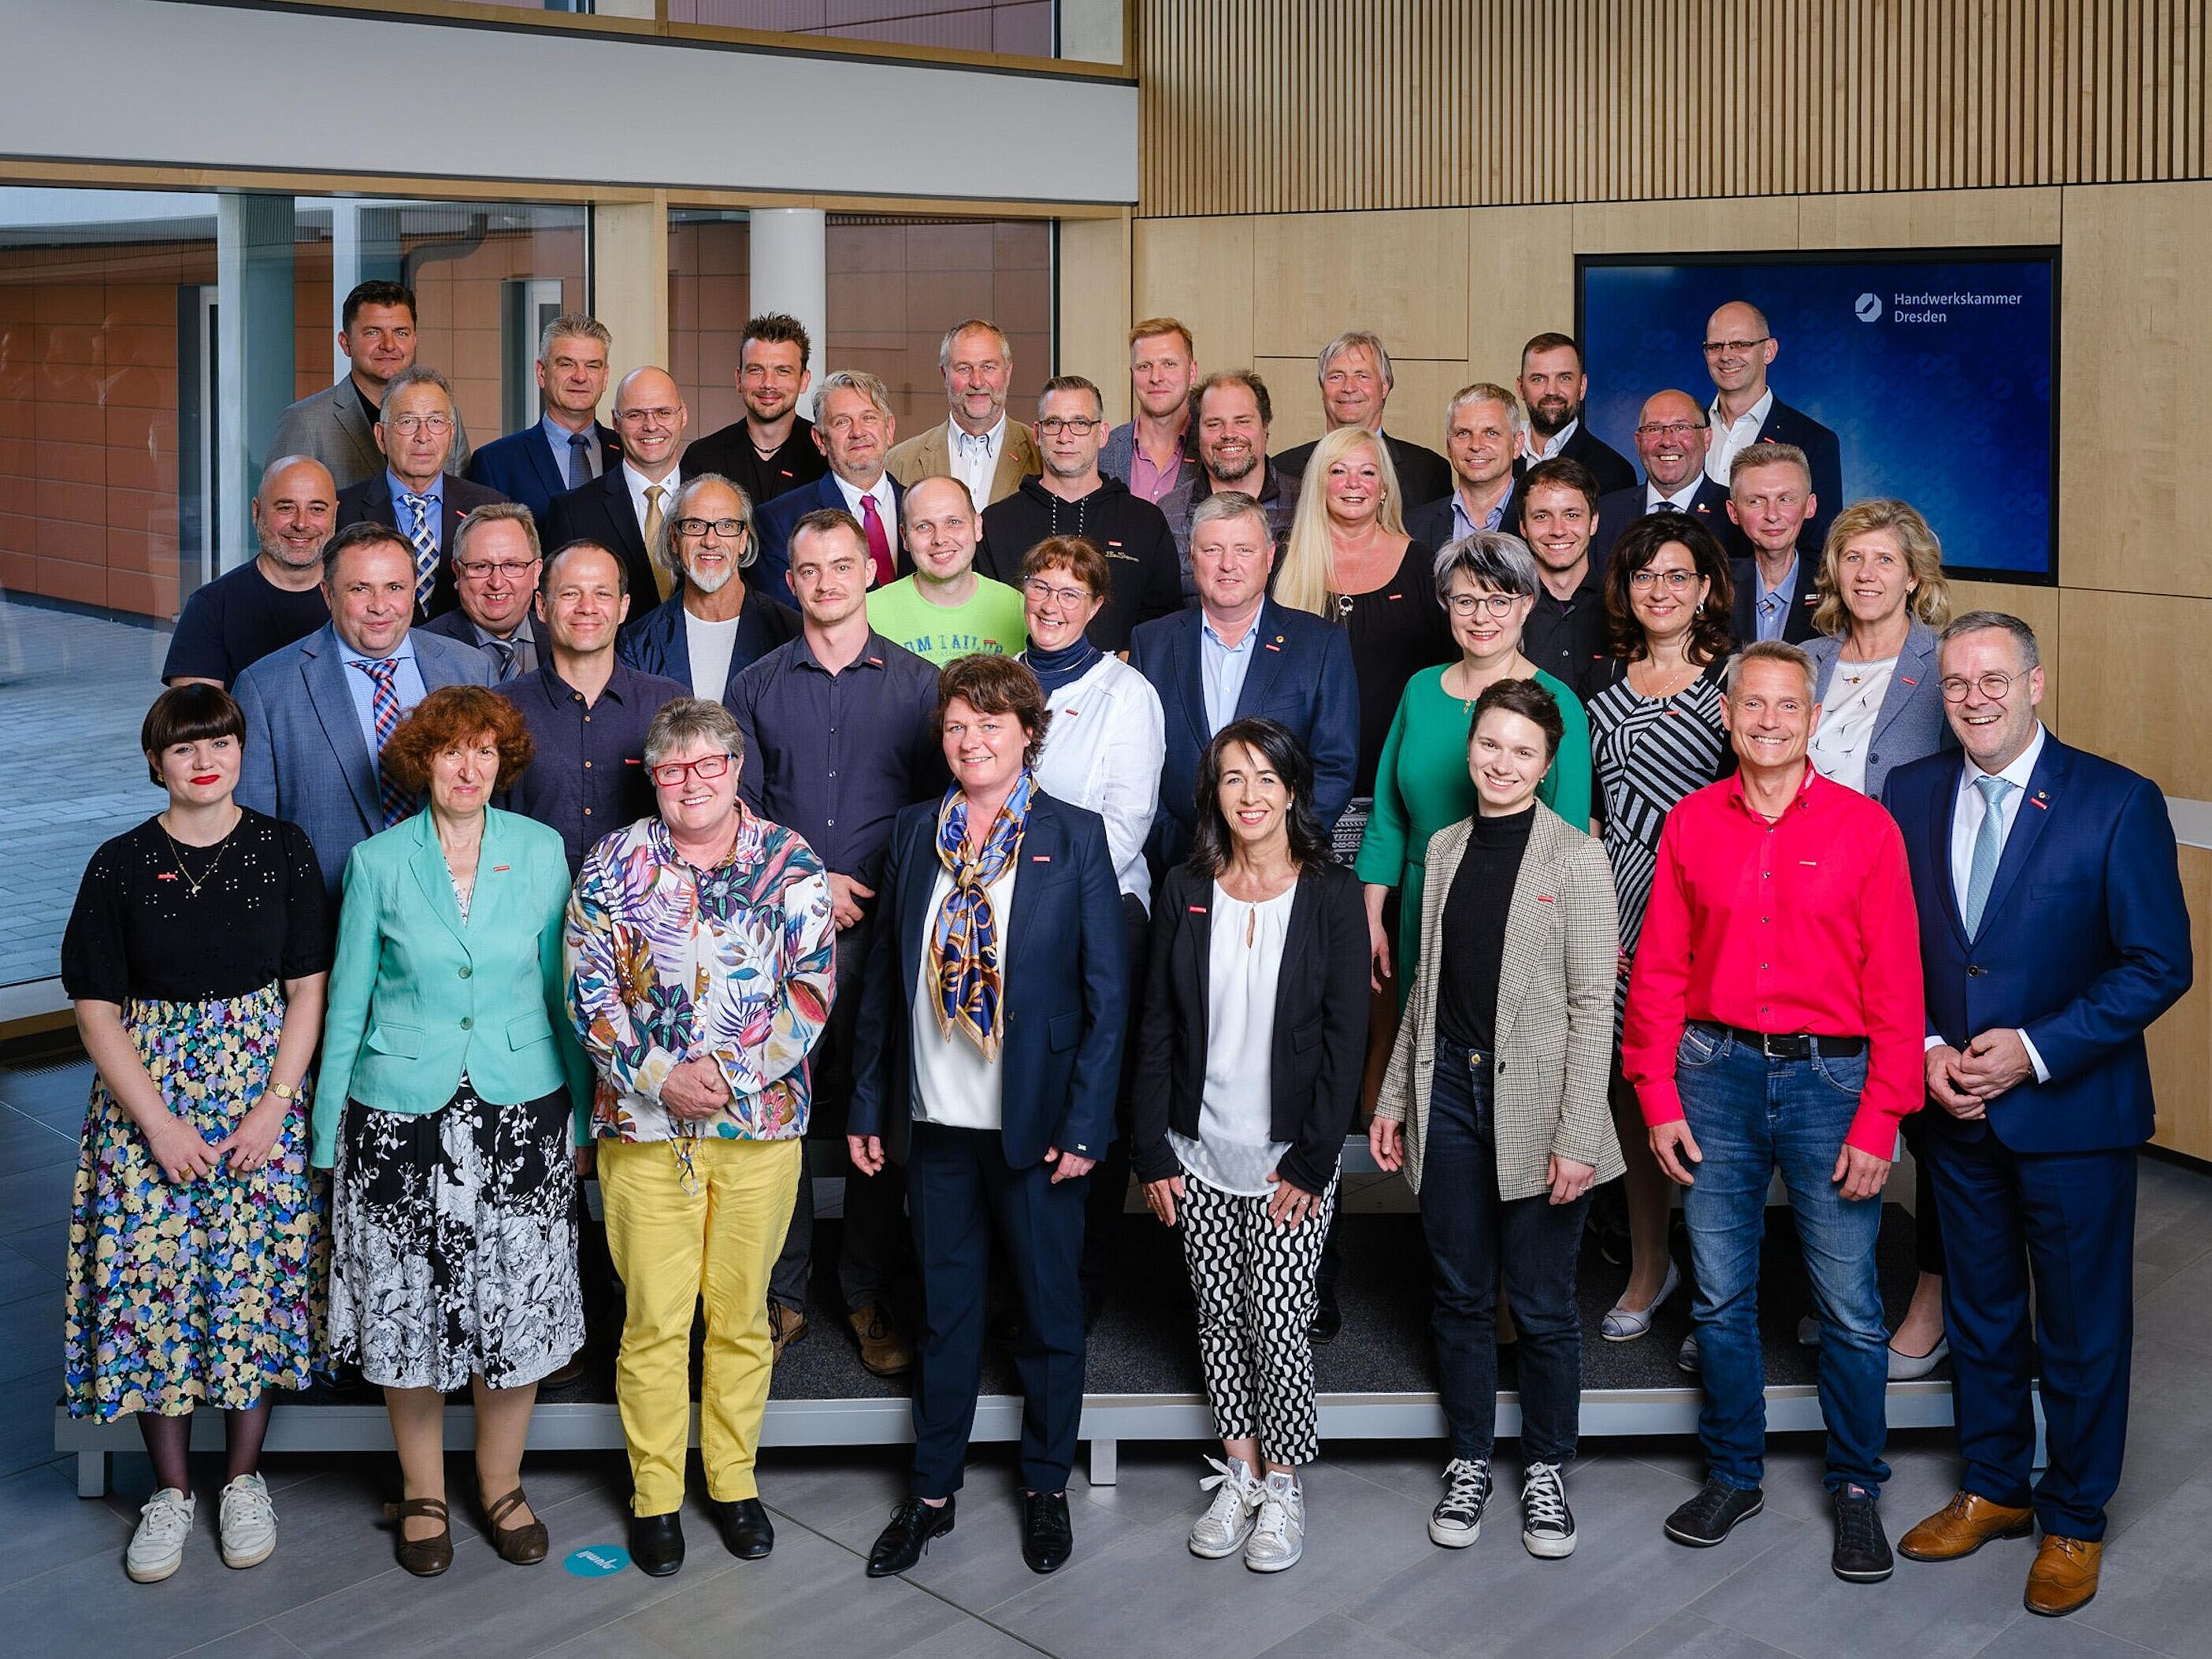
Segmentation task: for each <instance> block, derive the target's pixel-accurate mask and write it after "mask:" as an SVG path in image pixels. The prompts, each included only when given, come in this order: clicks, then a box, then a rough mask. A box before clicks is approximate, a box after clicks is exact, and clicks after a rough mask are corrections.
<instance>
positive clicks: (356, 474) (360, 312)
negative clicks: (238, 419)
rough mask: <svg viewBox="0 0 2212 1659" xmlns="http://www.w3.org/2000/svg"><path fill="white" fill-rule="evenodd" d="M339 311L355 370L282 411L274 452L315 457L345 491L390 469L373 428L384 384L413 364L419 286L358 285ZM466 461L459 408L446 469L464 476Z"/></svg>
mask: <svg viewBox="0 0 2212 1659" xmlns="http://www.w3.org/2000/svg"><path fill="white" fill-rule="evenodd" d="M338 314H339V319H340V322H341V325H342V326H341V327H340V328H339V330H338V349H339V350H341V351H343V352H344V353H345V355H346V360H347V362H349V363H350V364H352V368H350V369H349V371H348V372H347V374H346V377H345V379H343V380H340V381H339V382H338V383H337V385H336V386H332V387H331V389H330V390H329V391H327V392H314V393H313V394H312V395H310V396H308V397H305V398H301V399H300V401H299V402H298V403H296V404H293V405H291V407H290V408H289V409H287V410H285V411H284V412H283V414H282V415H279V416H277V417H276V435H275V436H274V437H272V438H271V439H270V441H269V453H270V454H271V455H312V456H313V457H314V458H315V459H317V460H319V461H320V462H321V463H322V464H323V465H325V466H326V467H328V468H330V470H331V481H332V482H333V483H336V484H337V487H338V488H339V489H347V488H348V487H349V486H351V485H353V484H357V483H360V482H361V481H362V479H364V478H373V477H375V476H376V475H377V474H378V473H380V472H381V471H384V452H383V451H381V450H380V449H379V448H378V447H376V435H375V433H374V430H373V428H374V427H375V425H376V416H377V411H378V410H380V409H381V408H382V407H383V405H384V388H385V387H386V386H389V385H390V384H391V383H392V377H393V376H394V375H396V374H402V373H404V371H405V370H407V369H410V368H413V367H414V366H415V343H416V342H415V292H414V290H413V289H410V288H406V287H404V286H402V285H401V284H400V283H356V284H355V286H354V288H353V290H352V291H351V292H350V293H349V294H348V295H346V297H345V305H344V307H343V309H342V310H341V311H340V312H339V313H338ZM468 464H469V435H468V432H467V430H466V429H465V428H464V427H463V426H462V425H461V417H460V412H459V410H455V411H454V414H453V450H452V453H449V454H448V455H447V457H446V471H448V472H452V473H455V474H459V473H460V472H462V471H465V470H466V468H467V466H468Z"/></svg>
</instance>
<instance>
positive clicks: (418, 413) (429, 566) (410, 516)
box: [334, 368, 507, 623]
mask: <svg viewBox="0 0 2212 1659" xmlns="http://www.w3.org/2000/svg"><path fill="white" fill-rule="evenodd" d="M460 429H461V423H460V417H459V416H458V415H456V414H455V413H454V410H453V383H452V382H451V381H449V380H447V379H446V377H445V376H444V375H442V374H439V373H438V371H437V370H436V369H435V368H408V369H403V370H402V371H401V372H400V373H398V374H395V375H393V376H392V380H391V382H390V383H389V384H388V385H387V386H386V387H385V388H384V405H383V407H382V409H381V410H380V411H379V412H378V415H377V419H376V424H375V426H374V428H371V430H372V432H373V433H374V436H375V439H376V447H378V448H379V449H380V450H381V451H382V452H383V453H384V465H383V468H382V469H381V470H380V471H377V472H375V473H373V474H371V475H370V476H369V477H366V478H363V479H362V481H361V482H360V483H356V484H349V485H348V486H347V487H346V488H345V489H341V490H340V491H338V502H337V507H338V510H337V517H336V519H335V520H334V523H335V525H336V527H337V529H339V530H343V529H345V528H347V527H348V526H351V525H357V524H380V525H385V526H389V527H390V528H392V529H393V530H396V531H398V532H399V533H400V534H401V535H402V536H404V538H406V540H407V545H408V547H409V549H410V551H411V552H412V553H413V555H414V559H415V620H416V622H418V623H422V622H428V620H429V619H430V618H431V617H442V616H444V615H445V614H446V613H447V611H452V610H453V609H455V608H456V607H457V606H458V605H459V604H460V602H461V601H460V593H459V589H458V588H457V586H455V584H454V581H453V567H452V564H451V562H450V561H449V560H448V557H447V555H449V554H450V553H451V552H452V551H453V546H454V544H455V543H456V542H457V541H458V540H459V537H460V529H461V520H464V519H465V518H467V517H468V515H469V514H470V513H473V512H475V511H476V509H477V508H478V507H489V506H490V505H491V504H492V503H493V502H495V501H505V500H506V499H507V497H506V496H504V495H501V494H500V493H499V492H498V491H497V490H495V489H486V488H485V487H484V486H483V485H482V484H479V483H470V482H469V481H468V480H467V479H466V478H458V477H453V475H452V474H451V473H450V472H449V471H447V468H448V467H450V466H452V465H454V462H453V443H454V440H455V438H456V437H457V436H458V435H459V432H460Z"/></svg>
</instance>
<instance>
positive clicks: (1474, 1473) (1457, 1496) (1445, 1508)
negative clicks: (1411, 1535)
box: [1429, 1457, 1490, 1550]
mask: <svg viewBox="0 0 2212 1659" xmlns="http://www.w3.org/2000/svg"><path fill="white" fill-rule="evenodd" d="M1489 1502H1490V1460H1489V1459H1487V1458H1475V1457H1455V1458H1453V1459H1452V1461H1451V1462H1449V1463H1447V1464H1445V1465H1444V1495H1443V1498H1442V1499H1441V1500H1439V1501H1438V1503H1437V1506H1436V1508H1435V1509H1434V1510H1431V1512H1430V1515H1429V1541H1430V1542H1431V1543H1432V1544H1441V1545H1443V1547H1445V1548H1446V1549H1448V1550H1463V1549H1465V1548H1466V1547H1468V1545H1469V1544H1472V1543H1473V1542H1474V1541H1475V1540H1476V1539H1477V1538H1480V1536H1481V1535H1482V1511H1483V1508H1484V1506H1485V1505H1486V1504H1488V1503H1489Z"/></svg>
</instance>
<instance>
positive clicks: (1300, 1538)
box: [1244, 1469, 1306, 1572]
mask: <svg viewBox="0 0 2212 1659" xmlns="http://www.w3.org/2000/svg"><path fill="white" fill-rule="evenodd" d="M1305 1551H1306V1495H1305V1491H1304V1488H1303V1487H1301V1486H1299V1485H1298V1478H1297V1476H1296V1475H1295V1474H1291V1472H1290V1471H1289V1470H1288V1469H1278V1470H1276V1471H1275V1473H1274V1474H1271V1475H1269V1476H1268V1477H1267V1484H1266V1485H1264V1486H1261V1489H1260V1516H1259V1518H1258V1519H1257V1520H1256V1521H1255V1522H1253V1523H1252V1538H1251V1541H1250V1542H1249V1543H1248V1544H1246V1545H1245V1546H1244V1565H1246V1566H1248V1567H1249V1568H1251V1569H1252V1571H1255V1572H1281V1571H1284V1570H1285V1569H1286V1568H1289V1567H1295V1566H1296V1565H1297V1564H1298V1557H1300V1556H1301V1555H1304V1553H1305Z"/></svg>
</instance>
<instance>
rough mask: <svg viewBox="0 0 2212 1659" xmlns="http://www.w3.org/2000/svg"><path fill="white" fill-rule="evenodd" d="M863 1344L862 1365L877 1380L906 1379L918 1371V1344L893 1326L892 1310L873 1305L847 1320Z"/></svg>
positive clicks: (881, 1305)
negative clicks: (878, 1377)
mask: <svg viewBox="0 0 2212 1659" xmlns="http://www.w3.org/2000/svg"><path fill="white" fill-rule="evenodd" d="M847 1320H848V1322H849V1323H850V1324H851V1325H852V1327H853V1334H854V1336H856V1337H858V1338H859V1339H860V1364H862V1365H863V1366H865V1367H866V1369H867V1370H869V1371H870V1372H871V1373H872V1374H873V1375H875V1376H905V1375H906V1374H907V1373H908V1371H910V1370H913V1369H914V1344H913V1343H911V1342H909V1341H908V1340H907V1339H906V1333H905V1332H903V1331H902V1330H901V1329H899V1328H898V1327H897V1325H896V1324H895V1323H893V1322H892V1320H891V1315H890V1309H888V1308H886V1307H884V1304H882V1303H880V1302H871V1303H870V1304H868V1305H867V1306H866V1307H865V1308H861V1309H859V1310H855V1311H854V1312H853V1313H851V1314H849V1315H848V1316H847Z"/></svg>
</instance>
